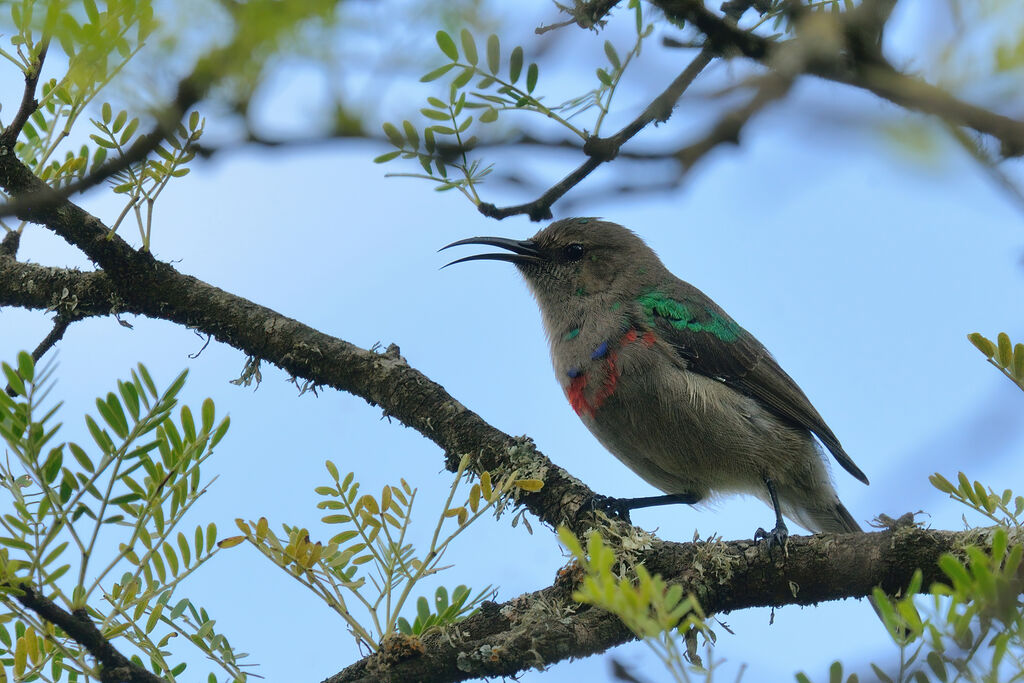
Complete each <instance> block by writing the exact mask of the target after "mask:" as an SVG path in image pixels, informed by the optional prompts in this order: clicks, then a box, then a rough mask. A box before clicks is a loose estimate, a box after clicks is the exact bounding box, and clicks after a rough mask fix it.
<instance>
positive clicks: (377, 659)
mask: <svg viewBox="0 0 1024 683" xmlns="http://www.w3.org/2000/svg"><path fill="white" fill-rule="evenodd" d="M968 544H974V545H981V546H985V547H988V545H989V540H988V537H987V535H986V532H985V531H984V530H973V531H963V532H949V531H926V530H922V529H919V528H916V527H912V526H911V527H904V528H898V529H894V530H889V531H883V532H876V533H871V534H844V535H818V536H801V537H792V538H790V544H789V555H788V557H786V556H783V555H782V554H781V553H779V552H776V553H774V554H770V553H769V552H767V551H766V550H765V548H764V546H763V545H758V544H755V543H753V542H751V541H731V542H728V543H720V542H719V543H670V542H663V541H656V542H655V543H653V544H652V546H651V547H650V549H649V550H647V551H645V552H644V553H642V555H641V558H640V559H641V560H642V561H643V563H644V566H645V567H646V568H647V569H648V570H649V571H651V572H652V573H658V574H661V575H662V576H663V577H665V578H666V579H668V580H670V581H671V582H672V583H678V584H680V585H681V586H682V587H683V591H684V594H686V593H692V594H693V595H695V596H696V597H697V598H698V601H699V602H700V604H701V606H702V607H703V608H704V609H705V611H706V612H708V613H721V612H729V611H732V610H738V609H747V608H751V607H768V606H773V607H777V606H782V605H813V604H815V603H818V602H822V601H825V600H841V599H844V598H859V597H864V596H867V595H869V594H870V593H871V590H872V588H873V587H874V586H876V585H881V586H882V588H883V589H885V590H886V591H889V592H896V591H899V590H902V589H905V588H906V586H907V584H908V583H909V582H910V579H911V576H912V575H913V573H914V571H915V570H916V569H917V568H919V567H920V568H921V570H922V571H923V573H924V583H923V585H924V587H925V589H927V588H928V587H929V586H930V585H931V584H932V583H933V582H935V581H939V580H942V578H943V577H942V574H941V572H940V571H939V569H938V567H937V564H936V563H937V562H938V559H939V557H940V556H941V555H943V554H944V553H959V552H960V550H961V549H962V548H963V547H964V546H965V545H968ZM697 567H700V568H701V569H699V570H698V569H696V568H697ZM578 580H579V576H578V573H577V572H573V571H562V572H560V573H559V576H558V578H556V580H555V582H554V584H553V585H552V586H550V587H549V588H545V589H543V590H539V591H536V592H534V593H529V594H526V595H522V596H520V597H518V598H515V599H513V600H510V601H508V602H506V603H504V604H501V605H497V604H493V603H488V604H486V605H485V606H484V607H483V608H481V610H480V612H478V613H477V614H475V615H474V616H472V617H470V618H468V619H466V620H465V621H463V622H460V623H459V625H458V627H457V628H451V629H448V630H446V631H445V632H443V633H433V634H430V635H427V636H425V637H424V638H423V646H424V647H423V648H422V650H421V649H418V648H417V650H416V651H412V650H410V649H409V648H407V647H403V643H402V642H401V640H396V641H394V642H391V643H389V644H388V646H386V647H384V648H382V650H381V651H380V652H379V653H377V654H374V655H371V656H369V657H366V658H364V659H362V660H360V661H358V662H356V663H354V664H352V665H351V666H349V667H347V668H346V669H344V670H343V671H341V672H339V673H337V674H335V675H334V676H332V677H330V678H329V679H327V681H325V683H343V682H350V681H361V682H362V681H366V682H368V681H412V680H415V681H430V682H432V683H439V682H442V681H462V680H467V679H470V678H477V677H482V676H514V675H515V674H516V673H518V672H520V671H523V670H525V669H529V668H543V667H545V666H547V665H550V664H553V663H555V662H558V661H562V660H564V659H567V658H570V657H585V656H588V655H592V654H595V653H599V652H602V651H604V650H606V649H608V648H610V647H614V646H616V645H620V644H622V643H624V642H627V641H630V640H633V639H634V638H635V636H634V635H633V634H632V633H631V632H630V631H629V630H628V629H627V628H626V627H625V626H624V625H623V624H622V622H620V621H619V620H618V619H617V618H616V617H614V616H612V615H611V614H609V613H608V612H604V611H602V610H598V609H594V608H590V607H587V606H583V605H577V604H576V603H574V602H573V601H572V597H571V595H572V590H573V588H574V587H575V585H574V584H575V582H576V581H578ZM864 609H865V610H866V609H868V605H867V604H865V605H864ZM878 628H882V626H881V625H879V626H878Z"/></svg>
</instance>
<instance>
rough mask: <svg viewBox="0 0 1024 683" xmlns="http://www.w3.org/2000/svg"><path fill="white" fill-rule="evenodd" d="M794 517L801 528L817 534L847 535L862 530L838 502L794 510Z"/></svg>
mask: <svg viewBox="0 0 1024 683" xmlns="http://www.w3.org/2000/svg"><path fill="white" fill-rule="evenodd" d="M792 517H793V518H794V519H795V520H796V521H797V522H799V523H800V526H802V527H804V528H806V529H808V530H809V531H811V532H813V533H816V534H820V533H834V534H845V533H852V532H854V531H860V530H861V528H860V525H859V524H857V520H855V519H854V518H853V515H851V514H850V511H849V510H847V509H846V507H845V506H844V505H843V504H842V503H840V502H839V501H838V500H836V501H835V502H828V503H826V504H824V505H822V506H815V507H813V508H810V507H804V508H801V509H798V510H794V511H793V515H792Z"/></svg>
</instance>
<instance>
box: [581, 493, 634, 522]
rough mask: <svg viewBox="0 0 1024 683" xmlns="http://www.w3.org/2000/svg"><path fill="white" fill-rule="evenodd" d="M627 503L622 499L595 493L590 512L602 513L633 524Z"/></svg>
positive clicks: (591, 500)
mask: <svg viewBox="0 0 1024 683" xmlns="http://www.w3.org/2000/svg"><path fill="white" fill-rule="evenodd" d="M625 502H626V501H625V500H623V499H622V498H613V497H612V496H604V495H601V494H600V493H595V494H594V497H593V498H591V499H590V510H591V511H592V512H598V511H600V512H603V513H605V514H606V515H608V516H609V517H618V518H619V519H621V520H622V521H623V522H626V523H629V524H632V522H631V521H630V519H629V507H627V506H626V505H625Z"/></svg>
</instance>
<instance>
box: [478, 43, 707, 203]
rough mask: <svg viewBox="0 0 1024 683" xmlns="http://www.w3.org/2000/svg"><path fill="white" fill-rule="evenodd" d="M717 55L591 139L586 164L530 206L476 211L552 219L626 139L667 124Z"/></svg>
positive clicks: (697, 62) (696, 63) (702, 57)
mask: <svg viewBox="0 0 1024 683" xmlns="http://www.w3.org/2000/svg"><path fill="white" fill-rule="evenodd" d="M713 57H714V55H713V54H712V52H711V51H710V50H701V51H700V53H698V55H697V56H696V57H695V58H694V60H693V61H692V62H690V64H689V65H688V66H687V67H686V68H685V69H684V70H683V72H682V73H680V74H679V75H678V76H677V77H676V78H675V79H674V80H673V81H672V83H670V84H669V86H668V87H667V88H665V90H664V91H663V92H662V93H661V94H660V95H658V96H657V97H656V98H654V100H653V101H652V102H651V103H650V104H649V105H647V107H646V108H645V109H644V111H643V112H642V113H641V114H640V115H639V116H637V117H636V118H635V119H634V120H633V121H631V122H630V123H628V124H627V125H626V126H625V127H623V128H622V129H621V130H620V131H619V132H617V133H616V134H615V135H613V136H611V137H609V138H594V137H591V138H590V139H588V140H587V142H586V144H585V145H584V146H583V151H584V153H586V154H587V155H588V156H589V157H590V158H589V159H587V160H586V161H585V162H583V164H582V165H580V166H579V168H577V169H576V170H575V171H573V172H572V173H570V174H569V175H567V176H566V177H565V178H563V179H562V180H560V181H559V182H558V183H556V184H555V185H554V186H553V187H551V188H550V189H549V190H548V191H547V192H545V193H544V194H542V195H541V196H540V197H538V198H537V199H535V200H533V201H532V202H529V203H527V204H519V205H517V206H510V207H505V208H500V209H499V208H498V207H496V206H494V204H488V203H482V204H480V205H479V206H478V207H477V208H478V210H479V211H480V213H482V214H483V215H485V216H487V217H489V218H497V219H499V220H500V219H502V218H507V217H508V216H514V215H517V214H522V213H525V214H527V215H528V216H529V217H530V220H534V221H539V220H544V219H546V218H551V206H552V205H553V204H554V203H555V202H556V201H558V200H559V199H560V198H561V197H562V196H563V195H564V194H565V193H566V192H568V191H569V190H571V189H572V188H573V187H575V186H576V185H578V184H579V183H580V181H582V180H583V179H584V178H586V177H587V176H588V175H590V174H591V173H592V172H593V171H594V169H596V168H597V167H598V166H600V165H601V164H602V163H604V162H605V161H610V160H612V159H614V158H615V156H616V155H617V154H618V152H619V148H620V147H622V145H623V144H625V143H626V141H627V140H629V139H630V138H632V137H633V136H634V135H636V134H637V133H639V132H640V131H641V130H643V128H644V127H645V126H647V125H648V124H650V123H651V122H653V121H666V120H668V117H669V116H671V114H672V107H673V106H675V103H676V101H677V100H678V99H679V97H680V96H682V94H683V92H684V91H685V90H686V89H687V88H688V87H689V86H690V84H691V83H693V81H694V79H695V78H697V75H698V74H699V73H700V72H701V71H702V70H703V69H704V67H706V66H707V65H708V64H710V63H711V60H712V59H713Z"/></svg>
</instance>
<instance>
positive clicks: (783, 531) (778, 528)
mask: <svg viewBox="0 0 1024 683" xmlns="http://www.w3.org/2000/svg"><path fill="white" fill-rule="evenodd" d="M762 539H764V540H766V541H768V551H769V552H771V549H772V546H776V545H777V546H779V547H780V548H782V550H783V552H785V553H786V554H787V555H788V554H789V547H788V546H789V529H787V528H786V524H785V522H781V521H780V522H779V523H778V524H776V525H775V528H774V529H772V530H771V531H765V530H764V529H763V528H761V527H758V529H757V531H755V532H754V540H755V541H760V540H762Z"/></svg>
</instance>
